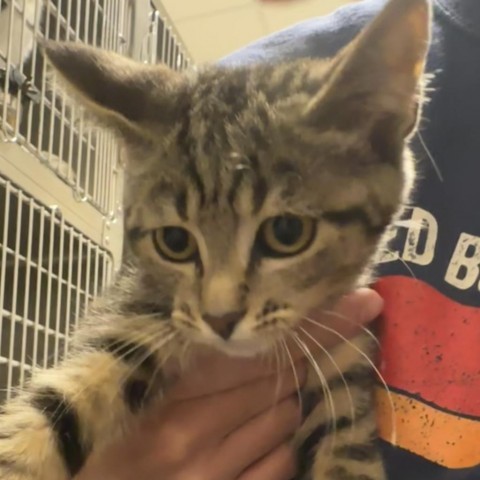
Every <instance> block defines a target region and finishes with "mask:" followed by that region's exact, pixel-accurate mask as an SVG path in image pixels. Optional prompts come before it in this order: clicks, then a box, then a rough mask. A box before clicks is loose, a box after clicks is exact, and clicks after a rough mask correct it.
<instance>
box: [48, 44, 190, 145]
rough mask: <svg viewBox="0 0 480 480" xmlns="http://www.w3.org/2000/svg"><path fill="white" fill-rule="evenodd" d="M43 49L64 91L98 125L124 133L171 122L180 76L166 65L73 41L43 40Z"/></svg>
mask: <svg viewBox="0 0 480 480" xmlns="http://www.w3.org/2000/svg"><path fill="white" fill-rule="evenodd" d="M42 47H43V51H44V52H45V55H46V57H47V59H48V61H49V63H50V64H51V65H52V66H53V68H54V70H55V71H56V72H57V73H58V74H59V76H60V78H61V80H63V83H64V85H65V87H66V90H67V91H70V92H71V93H73V95H74V97H76V98H78V99H79V102H80V103H81V104H83V106H85V108H86V109H87V110H88V111H89V112H90V113H92V114H93V115H94V116H95V117H96V118H97V119H98V120H99V121H100V122H101V123H102V124H105V125H106V126H108V127H113V128H114V129H116V130H119V131H120V132H121V133H122V134H123V135H125V136H132V135H136V136H138V135H140V136H145V135H147V136H148V134H149V133H151V131H152V127H153V129H154V130H156V131H157V135H158V129H159V128H160V129H161V127H162V125H163V126H164V127H166V126H167V125H171V124H172V123H173V122H172V117H175V115H176V113H177V109H178V102H177V100H178V99H179V97H180V96H181V85H182V83H183V82H182V76H181V75H180V74H179V73H178V72H175V71H173V70H171V69H170V68H168V67H167V66H165V65H147V64H142V63H137V62H135V61H133V60H130V59H128V58H126V57H123V56H121V55H118V54H116V53H112V52H106V51H103V50H99V49H96V48H92V47H88V46H85V45H82V44H77V43H73V42H45V43H43V45H42Z"/></svg>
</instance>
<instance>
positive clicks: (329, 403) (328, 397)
mask: <svg viewBox="0 0 480 480" xmlns="http://www.w3.org/2000/svg"><path fill="white" fill-rule="evenodd" d="M291 336H292V338H293V339H294V341H295V342H296V344H297V345H298V347H299V348H300V350H302V352H303V353H304V354H305V356H306V357H307V359H308V360H309V362H310V364H311V365H312V367H313V369H314V370H315V373H316V374H317V376H318V379H319V380H320V383H321V386H322V391H323V398H324V400H325V411H326V414H327V421H328V418H329V417H330V428H331V431H332V442H331V443H330V452H329V456H331V455H332V454H333V449H334V447H335V444H336V439H337V426H336V424H335V419H336V418H337V416H336V413H335V404H334V401H333V396H332V392H331V391H330V388H329V386H328V382H327V379H326V378H325V375H324V374H323V372H322V370H321V369H320V367H319V365H318V363H317V362H316V361H315V359H314V357H313V355H312V353H311V352H310V350H309V348H308V347H307V346H306V345H305V343H304V342H303V341H302V339H301V338H300V337H299V336H298V335H297V334H296V333H294V332H292V333H291ZM329 408H330V412H329V411H328V409H329Z"/></svg>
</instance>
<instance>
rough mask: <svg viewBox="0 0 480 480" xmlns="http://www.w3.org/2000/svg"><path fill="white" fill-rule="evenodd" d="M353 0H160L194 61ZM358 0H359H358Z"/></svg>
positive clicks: (239, 45)
mask: <svg viewBox="0 0 480 480" xmlns="http://www.w3.org/2000/svg"><path fill="white" fill-rule="evenodd" d="M351 1H354V0H290V1H286V0H279V1H272V0H270V1H261V0H162V4H163V5H164V7H165V9H166V10H167V12H168V13H169V14H170V16H171V18H172V20H173V22H174V23H175V25H176V27H177V28H178V30H179V32H180V34H181V36H182V39H183V40H184V42H185V43H186V45H187V48H188V49H189V51H190V53H191V55H192V57H193V59H194V61H195V62H197V63H201V62H205V61H210V60H216V59H218V58H220V57H222V56H223V55H226V54H228V53H230V52H232V51H233V50H236V49H237V48H240V47H241V46H243V45H245V44H247V43H249V42H251V41H253V40H255V39H257V38H260V37H263V36H265V35H268V34H269V33H271V32H275V31H277V30H280V29H282V28H285V27H288V26H289V25H292V24H294V23H296V22H299V21H301V20H304V19H307V18H311V17H315V16H320V15H325V14H327V13H329V12H331V11H332V10H335V9H336V8H338V7H340V6H341V5H344V4H346V3H349V2H351ZM357 1H358V0H357Z"/></svg>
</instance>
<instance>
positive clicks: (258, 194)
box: [249, 155, 268, 213]
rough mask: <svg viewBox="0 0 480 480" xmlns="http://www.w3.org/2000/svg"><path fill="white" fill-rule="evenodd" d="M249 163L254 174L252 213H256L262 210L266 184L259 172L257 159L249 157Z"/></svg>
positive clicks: (254, 156)
mask: <svg viewBox="0 0 480 480" xmlns="http://www.w3.org/2000/svg"><path fill="white" fill-rule="evenodd" d="M249 162H250V165H251V167H252V170H253V171H254V172H255V179H254V182H253V192H252V200H253V202H252V203H253V211H254V213H258V212H259V211H260V209H261V208H262V206H263V204H264V202H265V199H266V198H267V190H268V184H267V181H266V179H265V177H264V176H263V175H262V173H261V171H260V162H259V161H258V157H257V156H256V155H251V156H250V157H249Z"/></svg>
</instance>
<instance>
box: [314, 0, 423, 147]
mask: <svg viewBox="0 0 480 480" xmlns="http://www.w3.org/2000/svg"><path fill="white" fill-rule="evenodd" d="M429 39H430V4H429V1H428V0H390V1H389V2H388V3H387V5H386V6H385V8H384V10H383V11H382V12H381V13H380V14H379V15H378V16H377V18H376V19H375V20H374V21H373V22H372V24H371V25H370V26H368V27H367V28H366V29H365V30H364V31H363V32H362V33H361V34H360V35H359V36H358V37H357V39H356V40H354V42H352V44H350V45H349V46H348V47H347V48H346V49H345V50H343V51H342V52H341V53H340V54H339V56H338V57H337V58H336V59H334V61H333V66H332V70H331V72H330V75H329V77H328V80H327V83H326V84H325V86H324V87H323V88H322V89H321V91H320V92H319V94H318V95H317V96H316V98H314V99H313V101H312V102H311V103H310V105H309V106H308V107H307V111H306V119H307V123H308V124H309V125H312V126H314V127H315V128H318V127H320V128H322V129H323V127H325V128H326V129H329V128H332V127H333V128H335V129H338V130H341V131H352V130H356V131H357V130H359V129H360V130H362V131H364V129H368V130H369V131H368V132H367V134H368V135H371V136H372V140H376V139H379V138H380V139H381V142H389V141H395V143H397V144H398V142H399V141H401V142H403V141H404V140H405V138H406V137H407V136H408V135H409V134H410V133H411V132H412V130H413V129H414V128H415V126H416V122H417V117H418V109H419V101H420V95H421V83H422V75H423V72H424V65H425V59H426V54H427V51H428V44H429Z"/></svg>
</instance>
